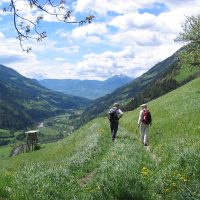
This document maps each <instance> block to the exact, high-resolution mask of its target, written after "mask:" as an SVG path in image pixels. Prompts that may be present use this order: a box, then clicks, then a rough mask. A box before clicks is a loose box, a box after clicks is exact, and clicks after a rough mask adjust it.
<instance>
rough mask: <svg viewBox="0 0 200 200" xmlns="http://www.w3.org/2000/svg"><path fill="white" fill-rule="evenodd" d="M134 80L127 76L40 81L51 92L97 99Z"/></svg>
mask: <svg viewBox="0 0 200 200" xmlns="http://www.w3.org/2000/svg"><path fill="white" fill-rule="evenodd" d="M132 80H133V78H131V77H128V76H125V75H116V76H113V77H111V78H109V79H107V80H105V81H97V80H78V79H43V80H38V81H39V83H40V84H41V85H43V86H45V87H46V88H49V89H51V90H55V91H58V92H62V93H65V94H70V95H75V96H80V97H85V98H88V99H97V98H99V97H102V96H104V95H106V94H108V93H111V92H113V91H114V90H115V89H117V88H119V87H121V86H123V85H125V84H127V83H129V82H131V81H132Z"/></svg>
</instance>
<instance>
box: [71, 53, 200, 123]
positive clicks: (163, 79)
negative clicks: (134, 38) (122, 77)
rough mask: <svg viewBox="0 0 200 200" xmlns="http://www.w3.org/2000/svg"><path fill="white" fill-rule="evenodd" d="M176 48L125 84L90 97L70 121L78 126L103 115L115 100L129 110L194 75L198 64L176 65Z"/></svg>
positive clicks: (197, 69)
mask: <svg viewBox="0 0 200 200" xmlns="http://www.w3.org/2000/svg"><path fill="white" fill-rule="evenodd" d="M179 51H180V50H179ZM179 51H177V52H175V53H174V54H173V55H172V56H170V57H168V58H167V59H165V60H163V61H162V62H159V63H157V64H156V65H155V66H153V67H152V68H151V69H150V70H149V71H147V72H146V73H144V74H143V75H142V76H140V77H138V78H136V79H134V80H133V81H132V82H130V83H129V84H126V85H124V86H122V87H120V88H118V89H117V90H115V91H114V92H112V93H111V94H108V95H105V96H103V97H101V98H98V99H96V100H94V101H93V102H92V103H91V104H90V106H89V107H88V108H87V109H86V110H85V111H84V112H83V113H82V115H81V116H79V117H78V118H77V119H75V122H74V124H76V125H77V127H80V126H81V125H82V124H85V123H86V122H88V121H90V120H91V119H93V118H95V117H97V116H102V115H106V113H107V111H108V109H109V108H110V107H111V106H112V105H113V103H114V102H119V103H120V104H121V106H122V108H123V110H126V111H127V110H133V109H134V108H136V107H137V106H139V105H140V104H142V103H146V102H148V101H150V100H152V99H155V98H158V97H159V96H162V95H163V94H165V93H167V92H169V91H172V90H174V89H176V88H177V87H179V86H181V85H183V84H184V83H186V82H188V81H190V80H192V79H194V78H195V77H196V75H198V74H199V71H200V70H199V68H193V69H190V70H189V69H188V68H182V67H180V66H179V63H178V57H177V54H178V52H179Z"/></svg>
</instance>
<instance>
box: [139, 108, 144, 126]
mask: <svg viewBox="0 0 200 200" xmlns="http://www.w3.org/2000/svg"><path fill="white" fill-rule="evenodd" d="M142 116H143V110H140V113H139V118H138V126H140V124H141V122H142Z"/></svg>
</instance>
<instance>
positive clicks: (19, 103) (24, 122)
mask: <svg viewBox="0 0 200 200" xmlns="http://www.w3.org/2000/svg"><path fill="white" fill-rule="evenodd" d="M89 102H90V100H88V99H85V98H81V97H75V96H70V95H65V94H62V93H59V92H54V91H51V90H49V89H47V88H45V87H43V86H41V85H40V84H39V83H38V82H37V81H36V80H32V79H29V78H26V77H24V76H22V75H20V74H19V73H18V72H16V71H15V70H13V69H11V68H8V67H5V66H3V65H0V128H2V129H22V128H25V127H27V126H31V125H33V124H34V123H35V122H38V121H40V120H42V119H44V118H47V117H50V116H53V115H56V114H58V113H62V112H64V110H69V109H76V108H80V107H84V106H86V105H88V104H89Z"/></svg>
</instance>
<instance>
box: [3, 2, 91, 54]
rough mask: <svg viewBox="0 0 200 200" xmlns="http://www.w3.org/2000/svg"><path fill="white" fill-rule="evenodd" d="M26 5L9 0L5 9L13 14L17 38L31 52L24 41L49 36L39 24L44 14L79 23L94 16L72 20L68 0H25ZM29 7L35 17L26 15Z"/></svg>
mask: <svg viewBox="0 0 200 200" xmlns="http://www.w3.org/2000/svg"><path fill="white" fill-rule="evenodd" d="M23 3H24V5H23V6H20V4H19V1H15V0H9V1H8V3H7V4H6V5H5V7H4V9H3V11H4V12H9V13H10V14H11V15H12V16H13V24H14V28H15V30H16V32H17V39H18V40H19V42H20V46H21V48H22V50H23V51H26V52H29V51H30V50H31V47H24V42H25V41H28V40H36V41H42V40H43V39H44V38H46V37H47V33H46V31H45V30H41V28H39V25H40V23H41V21H42V20H44V16H43V15H44V14H48V15H51V16H54V17H55V18H56V19H57V20H58V21H61V22H64V23H69V24H79V25H82V24H84V23H91V22H92V20H93V18H94V16H93V15H89V16H86V17H85V18H84V19H80V20H75V21H70V20H69V19H70V17H71V15H72V11H71V10H70V9H69V5H67V2H66V0H45V1H44V0H24V1H23ZM26 7H29V8H30V9H29V10H30V14H31V13H32V14H33V15H34V17H31V18H28V17H27V15H24V13H25V10H24V9H25V8H26Z"/></svg>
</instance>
